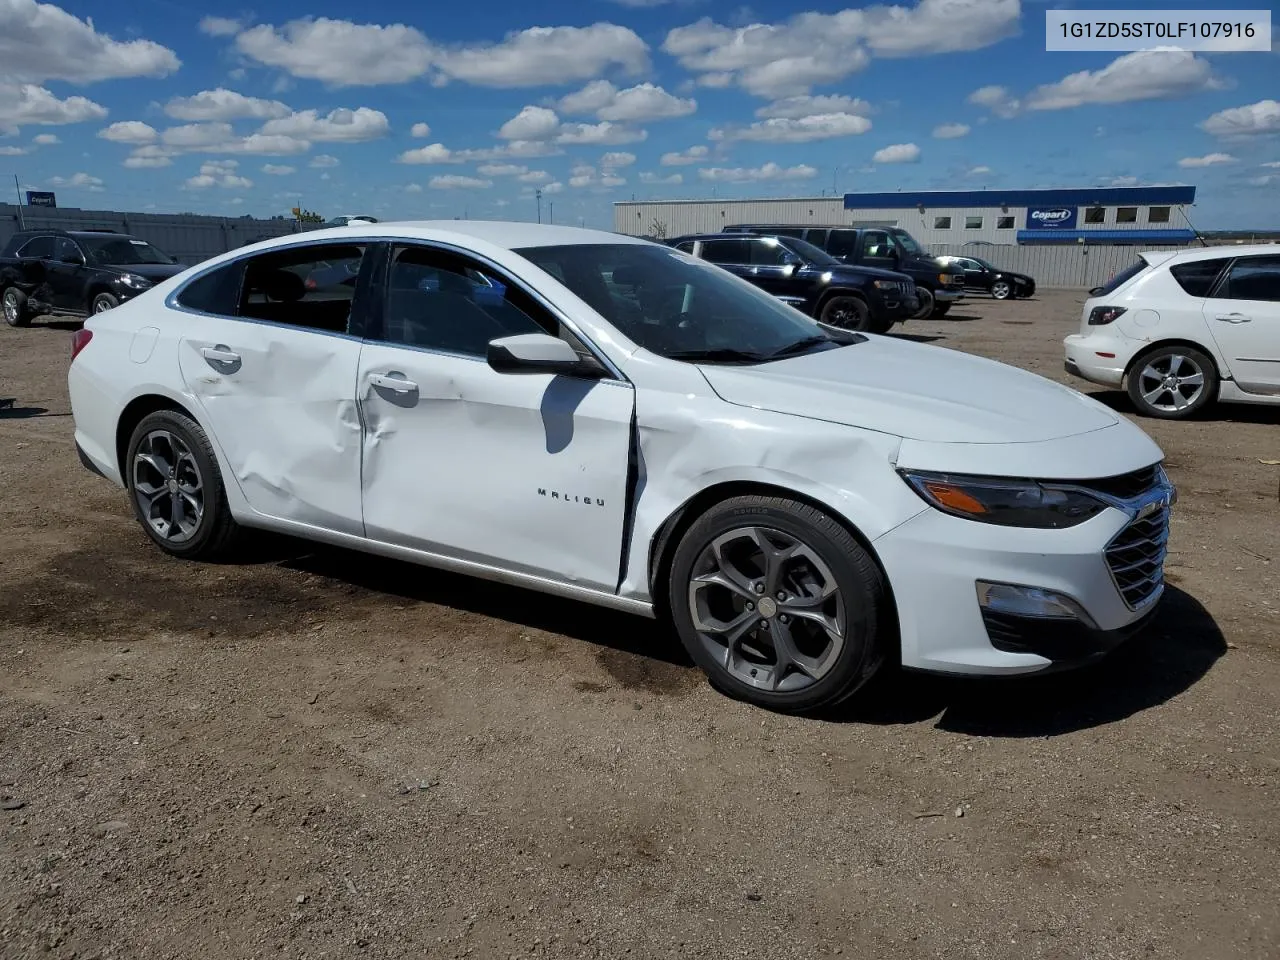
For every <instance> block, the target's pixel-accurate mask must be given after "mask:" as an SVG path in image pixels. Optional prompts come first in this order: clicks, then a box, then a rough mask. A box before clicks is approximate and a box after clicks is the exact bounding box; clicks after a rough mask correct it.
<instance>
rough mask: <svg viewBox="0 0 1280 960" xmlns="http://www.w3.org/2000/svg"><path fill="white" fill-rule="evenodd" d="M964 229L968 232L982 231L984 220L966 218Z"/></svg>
mask: <svg viewBox="0 0 1280 960" xmlns="http://www.w3.org/2000/svg"><path fill="white" fill-rule="evenodd" d="M964 228H965V229H966V230H981V229H982V218H981V217H965V218H964Z"/></svg>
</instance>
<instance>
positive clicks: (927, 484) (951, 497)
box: [900, 470, 1107, 530]
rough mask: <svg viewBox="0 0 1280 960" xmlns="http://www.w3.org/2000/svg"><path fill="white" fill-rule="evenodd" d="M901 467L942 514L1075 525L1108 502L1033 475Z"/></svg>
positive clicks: (1015, 523) (1016, 523) (1004, 522)
mask: <svg viewBox="0 0 1280 960" xmlns="http://www.w3.org/2000/svg"><path fill="white" fill-rule="evenodd" d="M900 472H901V474H902V478H903V479H904V480H906V481H907V483H909V484H910V485H911V488H912V489H913V490H915V492H916V493H918V494H919V495H920V497H921V498H922V499H923V500H924V501H925V502H926V503H928V504H929V505H930V506H932V507H936V508H937V509H938V510H941V511H942V512H943V513H949V514H951V515H952V516H954V517H964V518H965V519H966V520H977V521H979V522H981V523H995V524H999V525H1000V526H1004V527H1037V528H1040V529H1048V530H1058V529H1061V528H1063V527H1074V526H1076V525H1077V524H1080V523H1084V522H1085V521H1086V520H1088V519H1089V518H1091V517H1094V516H1097V515H1098V514H1099V513H1101V512H1102V511H1103V510H1105V509H1106V506H1107V505H1106V504H1105V503H1103V502H1102V501H1101V500H1098V499H1097V498H1096V497H1093V496H1090V495H1089V494H1088V493H1085V492H1083V491H1080V490H1071V489H1068V488H1063V487H1055V486H1049V485H1045V484H1042V483H1038V482H1036V481H1035V480H1006V479H1004V478H1001V477H970V476H962V475H958V474H949V473H922V472H916V471H913V470H903V471H900Z"/></svg>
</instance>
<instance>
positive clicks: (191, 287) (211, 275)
mask: <svg viewBox="0 0 1280 960" xmlns="http://www.w3.org/2000/svg"><path fill="white" fill-rule="evenodd" d="M243 278H244V261H243V260H239V261H237V262H235V263H229V264H227V265H226V266H224V267H218V269H216V270H210V271H209V272H208V273H206V274H205V275H204V276H202V277H197V278H196V279H195V280H192V281H191V282H190V283H188V284H187V285H186V286H185V287H183V288H182V289H181V290H179V291H178V296H177V300H178V303H179V305H181V306H184V307H186V308H187V309H188V310H198V311H200V312H201V313H216V314H219V315H220V316H224V317H233V316H235V313H236V307H237V306H239V304H240V281H241V280H242V279H243Z"/></svg>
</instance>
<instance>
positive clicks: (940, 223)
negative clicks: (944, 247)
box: [933, 217, 951, 230]
mask: <svg viewBox="0 0 1280 960" xmlns="http://www.w3.org/2000/svg"><path fill="white" fill-rule="evenodd" d="M933 229H935V230H950V229H951V218H950V217H934V218H933Z"/></svg>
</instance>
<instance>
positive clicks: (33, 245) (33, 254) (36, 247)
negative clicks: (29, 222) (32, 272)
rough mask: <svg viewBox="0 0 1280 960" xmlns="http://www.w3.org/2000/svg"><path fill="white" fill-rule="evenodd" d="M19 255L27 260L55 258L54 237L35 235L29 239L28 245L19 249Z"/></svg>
mask: <svg viewBox="0 0 1280 960" xmlns="http://www.w3.org/2000/svg"><path fill="white" fill-rule="evenodd" d="M18 256H19V257H22V258H23V259H26V260H51V259H53V237H35V238H33V239H31V240H28V241H27V243H26V246H24V247H23V248H22V249H21V250H19V251H18Z"/></svg>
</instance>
